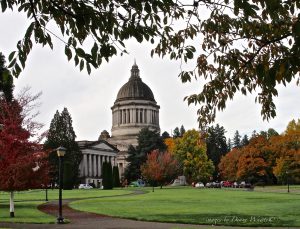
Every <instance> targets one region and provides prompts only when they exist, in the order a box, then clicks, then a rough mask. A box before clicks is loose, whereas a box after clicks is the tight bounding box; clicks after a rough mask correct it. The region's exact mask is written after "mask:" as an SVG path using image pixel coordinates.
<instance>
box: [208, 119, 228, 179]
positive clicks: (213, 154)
mask: <svg viewBox="0 0 300 229" xmlns="http://www.w3.org/2000/svg"><path fill="white" fill-rule="evenodd" d="M225 132H226V131H225V128H224V127H223V126H219V124H217V125H216V127H214V126H211V127H209V128H208V130H207V137H206V147H207V156H208V158H209V159H211V160H212V162H213V163H214V166H215V168H216V169H215V173H214V176H217V174H218V164H219V162H220V160H221V157H222V156H223V155H225V154H226V153H227V152H228V147H227V143H226V137H225Z"/></svg>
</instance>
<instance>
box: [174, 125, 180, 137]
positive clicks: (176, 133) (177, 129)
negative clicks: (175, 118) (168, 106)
mask: <svg viewBox="0 0 300 229" xmlns="http://www.w3.org/2000/svg"><path fill="white" fill-rule="evenodd" d="M179 137H180V130H179V128H178V127H176V128H175V129H174V130H173V138H179Z"/></svg>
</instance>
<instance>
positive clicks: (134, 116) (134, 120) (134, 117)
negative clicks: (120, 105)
mask: <svg viewBox="0 0 300 229" xmlns="http://www.w3.org/2000/svg"><path fill="white" fill-rule="evenodd" d="M132 112H133V123H136V109H133V110H132Z"/></svg>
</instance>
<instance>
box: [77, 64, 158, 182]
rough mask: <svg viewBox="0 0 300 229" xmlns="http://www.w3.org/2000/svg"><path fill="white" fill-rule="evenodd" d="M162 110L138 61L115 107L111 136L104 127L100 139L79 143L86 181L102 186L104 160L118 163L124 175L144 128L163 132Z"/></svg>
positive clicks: (81, 172) (120, 91) (82, 175)
mask: <svg viewBox="0 0 300 229" xmlns="http://www.w3.org/2000/svg"><path fill="white" fill-rule="evenodd" d="M159 109H160V106H159V105H157V103H156V101H155V99H154V95H153V92H152V90H151V89H150V88H149V87H148V86H147V85H146V84H145V83H144V82H143V81H142V79H141V77H140V70H139V68H138V66H137V65H136V63H134V65H133V66H132V69H131V74H130V77H129V80H128V82H127V83H125V84H124V85H123V86H122V87H121V88H120V90H119V92H118V94H117V98H116V100H115V102H114V104H113V106H112V107H111V110H112V128H111V136H110V135H109V133H108V132H107V131H106V130H104V131H102V132H101V134H100V136H99V139H98V141H79V142H78V144H79V147H80V149H81V151H82V154H83V160H82V161H81V163H80V167H79V168H80V177H81V180H82V182H83V183H93V184H94V185H95V186H96V187H100V186H101V184H102V179H101V175H102V174H101V170H102V164H103V162H104V161H110V162H111V164H112V165H117V166H118V167H119V173H120V175H122V174H123V173H124V171H125V168H126V166H127V164H128V163H127V161H126V158H127V156H128V154H127V151H128V147H129V146H130V145H133V146H137V144H138V142H137V136H138V134H139V132H140V131H141V129H143V128H149V129H150V130H153V131H158V132H159V131H160V127H159Z"/></svg>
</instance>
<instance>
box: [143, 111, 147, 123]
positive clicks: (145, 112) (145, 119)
mask: <svg viewBox="0 0 300 229" xmlns="http://www.w3.org/2000/svg"><path fill="white" fill-rule="evenodd" d="M144 123H145V124H146V123H147V109H144Z"/></svg>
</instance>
